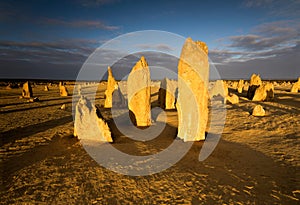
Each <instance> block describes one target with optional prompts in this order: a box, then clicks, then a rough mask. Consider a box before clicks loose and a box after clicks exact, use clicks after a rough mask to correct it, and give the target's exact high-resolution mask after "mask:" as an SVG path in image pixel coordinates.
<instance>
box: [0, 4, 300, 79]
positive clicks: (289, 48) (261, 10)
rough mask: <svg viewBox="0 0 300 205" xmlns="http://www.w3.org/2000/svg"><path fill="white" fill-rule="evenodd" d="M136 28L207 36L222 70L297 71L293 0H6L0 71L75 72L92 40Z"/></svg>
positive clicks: (0, 21)
mask: <svg viewBox="0 0 300 205" xmlns="http://www.w3.org/2000/svg"><path fill="white" fill-rule="evenodd" d="M140 30H162V31H167V32H172V33H175V34H178V35H181V36H183V37H185V38H186V37H189V36H190V37H192V38H193V39H194V40H201V41H204V42H206V43H207V45H208V47H209V57H210V59H211V60H212V62H213V63H214V65H215V66H216V68H217V70H218V71H219V73H220V75H221V77H222V78H227V79H228V78H249V77H250V75H251V74H252V73H254V72H256V73H260V74H261V76H262V77H263V78H266V79H271V78H277V79H279V78H284V79H285V78H286V79H293V78H294V79H296V78H297V77H298V76H300V68H299V62H300V61H299V59H300V46H299V42H300V39H299V36H300V35H299V34H300V1H296V0H295V1H294V0H288V1H279V0H244V1H233V0H228V1H214V0H210V1H176V0H175V1H164V0H162V1H155V0H154V1H137V0H74V1H65V0H60V1H55V0H52V1H47V0H40V1H30V0H29V1H12V0H7V1H1V2H0V65H1V71H0V77H1V78H65V79H75V78H76V76H77V73H78V71H79V70H80V68H81V66H82V64H83V63H84V62H85V61H86V59H87V58H88V56H89V55H90V54H92V53H93V51H94V50H95V49H96V48H97V47H99V46H101V45H102V44H103V43H105V42H107V41H108V40H110V39H113V38H116V37H118V36H119V35H123V34H126V33H128V32H134V31H140ZM151 43H152V42H148V41H147V38H145V42H144V44H143V45H144V47H147V46H148V47H149V46H151ZM161 48H162V46H161ZM146 58H147V56H146ZM149 66H151V64H150V65H149ZM101 69H106V68H101Z"/></svg>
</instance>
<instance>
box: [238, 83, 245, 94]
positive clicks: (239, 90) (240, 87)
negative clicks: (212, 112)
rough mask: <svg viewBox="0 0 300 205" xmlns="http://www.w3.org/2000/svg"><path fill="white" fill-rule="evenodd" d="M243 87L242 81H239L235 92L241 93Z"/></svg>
mask: <svg viewBox="0 0 300 205" xmlns="http://www.w3.org/2000/svg"><path fill="white" fill-rule="evenodd" d="M243 87H244V80H239V82H238V85H237V91H238V93H242V92H243Z"/></svg>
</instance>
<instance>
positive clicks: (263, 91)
mask: <svg viewBox="0 0 300 205" xmlns="http://www.w3.org/2000/svg"><path fill="white" fill-rule="evenodd" d="M273 98H274V86H273V84H272V83H269V82H268V83H266V84H264V85H261V86H259V87H258V88H257V89H256V90H255V93H254V96H253V99H252V100H253V101H265V100H272V99H273Z"/></svg>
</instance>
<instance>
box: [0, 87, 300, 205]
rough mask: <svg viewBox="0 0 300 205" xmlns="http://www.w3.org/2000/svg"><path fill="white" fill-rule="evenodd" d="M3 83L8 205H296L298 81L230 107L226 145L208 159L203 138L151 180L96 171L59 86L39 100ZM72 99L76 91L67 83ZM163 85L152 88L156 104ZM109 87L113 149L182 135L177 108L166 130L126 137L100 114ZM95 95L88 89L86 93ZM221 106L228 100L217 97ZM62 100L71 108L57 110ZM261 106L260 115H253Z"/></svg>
mask: <svg viewBox="0 0 300 205" xmlns="http://www.w3.org/2000/svg"><path fill="white" fill-rule="evenodd" d="M5 87H6V85H5V86H2V87H0V122H1V123H0V132H1V134H0V139H1V150H0V153H1V171H2V175H1V176H2V178H1V185H0V187H1V190H0V191H1V192H0V198H1V203H2V204H9V203H16V204H19V203H30V204H36V203H39V204H299V203H300V202H299V201H300V183H299V181H300V176H299V173H300V171H299V167H300V149H299V145H300V141H299V137H300V117H299V116H300V115H299V114H300V106H299V105H300V93H291V92H290V89H291V84H283V85H281V84H279V83H277V84H276V86H275V98H274V99H273V100H272V101H270V102H254V101H251V100H248V99H247V91H245V90H244V91H243V92H242V93H238V92H237V91H236V89H234V88H233V87H231V86H229V91H230V92H231V93H233V94H236V95H237V96H239V103H238V104H227V105H226V109H227V113H226V123H225V127H224V131H223V134H222V137H221V140H220V142H219V143H218V145H217V147H216V149H215V150H214V152H213V153H212V154H211V155H210V156H209V157H208V158H207V159H206V160H205V161H203V162H199V161H198V156H199V152H200V150H201V147H202V145H203V141H200V142H194V144H193V146H192V148H191V149H190V150H189V152H188V153H187V154H186V155H185V156H184V157H183V158H182V159H181V160H180V161H179V162H178V163H176V164H175V165H173V166H172V167H171V168H169V169H167V170H164V171H162V172H160V173H157V174H153V175H148V176H138V177H134V176H126V175H122V174H118V173H115V172H113V171H110V170H108V169H106V168H104V167H102V166H100V165H98V164H97V163H96V162H95V161H94V160H93V159H92V158H91V157H90V156H89V155H88V154H87V152H86V151H85V150H84V148H83V146H82V145H81V142H80V141H79V140H78V139H77V138H76V137H74V136H73V131H74V128H73V118H72V96H66V97H61V96H60V93H59V88H58V86H56V87H55V86H54V85H52V86H49V91H47V92H45V91H44V87H45V84H40V85H35V86H34V87H33V88H32V90H33V94H34V96H35V97H38V98H39V102H27V100H26V99H21V98H19V96H20V95H21V93H22V88H14V89H6V88H5ZM66 87H67V89H68V91H69V94H70V95H71V94H72V93H73V85H72V84H71V83H66ZM158 89H159V87H152V88H151V102H152V106H158V105H159V103H158V102H157V98H158ZM105 90H106V83H103V82H102V83H100V86H99V89H98V92H97V96H96V104H97V106H98V107H100V111H101V113H102V114H103V116H104V117H105V118H106V119H107V121H108V123H109V125H110V127H111V131H112V135H113V138H114V143H113V144H112V145H113V146H114V147H115V148H117V149H119V150H120V151H122V152H125V153H128V154H132V155H149V154H153V153H156V152H159V151H161V150H163V149H164V148H165V147H167V146H168V145H169V144H170V143H171V142H172V141H173V140H174V138H175V137H176V133H177V127H178V121H177V112H176V110H167V111H166V113H167V123H168V125H167V126H166V128H165V129H164V130H163V132H162V133H161V134H160V135H159V136H158V137H157V138H156V139H154V140H151V141H147V142H141V141H135V140H132V139H129V138H127V137H125V136H123V135H122V134H121V133H119V132H118V131H117V130H116V129H115V127H114V123H113V121H111V120H110V118H111V115H110V110H109V109H107V108H103V107H102V106H103V105H104V101H105V99H104V98H105V97H104V96H105ZM82 92H83V93H88V87H83V88H82ZM220 103H222V102H221V101H220ZM63 104H65V106H66V107H65V109H60V108H61V106H62V105H63ZM255 105H262V106H263V108H264V109H265V111H266V113H265V116H263V117H255V116H252V115H251V113H252V110H253V108H254V107H255Z"/></svg>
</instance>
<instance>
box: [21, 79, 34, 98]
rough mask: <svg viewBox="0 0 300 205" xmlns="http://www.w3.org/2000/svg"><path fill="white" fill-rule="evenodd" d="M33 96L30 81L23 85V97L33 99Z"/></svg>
mask: <svg viewBox="0 0 300 205" xmlns="http://www.w3.org/2000/svg"><path fill="white" fill-rule="evenodd" d="M32 96H33V93H32V88H31V85H30V83H29V81H27V82H26V83H24V84H23V90H22V97H23V98H31V97H32Z"/></svg>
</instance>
